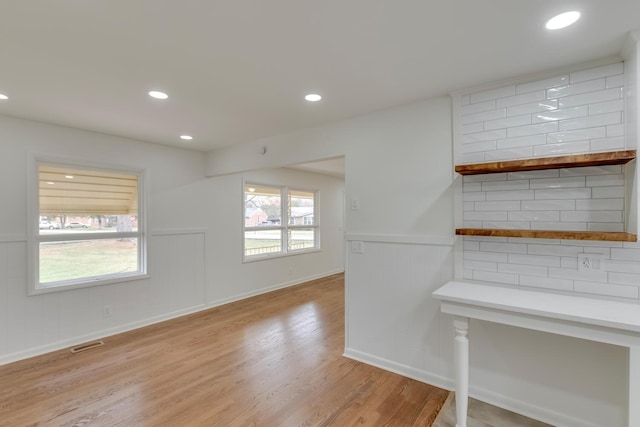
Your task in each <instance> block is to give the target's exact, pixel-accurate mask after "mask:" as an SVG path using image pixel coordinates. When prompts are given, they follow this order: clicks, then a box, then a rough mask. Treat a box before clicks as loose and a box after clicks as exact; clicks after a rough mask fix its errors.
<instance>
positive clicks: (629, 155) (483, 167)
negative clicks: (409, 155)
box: [456, 150, 636, 175]
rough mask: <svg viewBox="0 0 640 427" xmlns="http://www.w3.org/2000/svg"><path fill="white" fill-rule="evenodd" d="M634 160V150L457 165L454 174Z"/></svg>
mask: <svg viewBox="0 0 640 427" xmlns="http://www.w3.org/2000/svg"><path fill="white" fill-rule="evenodd" d="M635 158H636V150H624V151H611V152H607V153H591V154H574V155H571V156H557V157H541V158H537V159H524V160H509V161H504V162H489V163H473V164H468V165H457V166H456V172H457V173H459V174H460V175H479V174H487V173H499V172H517V171H534V170H542V169H558V168H577V167H582V166H602V165H623V164H625V163H628V162H630V161H631V160H633V159H635Z"/></svg>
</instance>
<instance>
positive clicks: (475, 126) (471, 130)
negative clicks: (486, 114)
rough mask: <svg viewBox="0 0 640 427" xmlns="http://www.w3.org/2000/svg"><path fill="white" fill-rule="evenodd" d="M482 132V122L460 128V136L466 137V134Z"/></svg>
mask: <svg viewBox="0 0 640 427" xmlns="http://www.w3.org/2000/svg"><path fill="white" fill-rule="evenodd" d="M483 130H484V123H483V122H478V123H471V124H468V125H463V126H462V134H463V135H466V134H468V133H476V132H482V131H483Z"/></svg>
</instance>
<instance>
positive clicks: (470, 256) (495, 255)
mask: <svg viewBox="0 0 640 427" xmlns="http://www.w3.org/2000/svg"><path fill="white" fill-rule="evenodd" d="M463 258H464V259H465V260H472V261H489V262H507V260H508V255H507V254H504V253H500V252H474V251H469V252H465V253H464V254H463Z"/></svg>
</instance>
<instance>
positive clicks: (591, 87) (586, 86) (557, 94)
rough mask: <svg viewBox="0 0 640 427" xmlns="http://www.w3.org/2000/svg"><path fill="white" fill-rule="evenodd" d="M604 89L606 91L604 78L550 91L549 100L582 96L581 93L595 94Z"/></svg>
mask: <svg viewBox="0 0 640 427" xmlns="http://www.w3.org/2000/svg"><path fill="white" fill-rule="evenodd" d="M602 89H605V79H604V78H602V79H596V80H588V81H586V82H581V83H575V84H571V85H564V86H559V87H554V88H551V89H548V90H547V98H549V99H553V98H562V97H564V96H570V95H580V94H581V93H587V92H594V91H596V90H602Z"/></svg>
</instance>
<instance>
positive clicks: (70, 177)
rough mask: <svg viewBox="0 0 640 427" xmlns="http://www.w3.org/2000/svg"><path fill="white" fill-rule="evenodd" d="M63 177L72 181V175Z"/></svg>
mask: <svg viewBox="0 0 640 427" xmlns="http://www.w3.org/2000/svg"><path fill="white" fill-rule="evenodd" d="M64 177H65V178H67V179H73V175H65V176H64Z"/></svg>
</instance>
